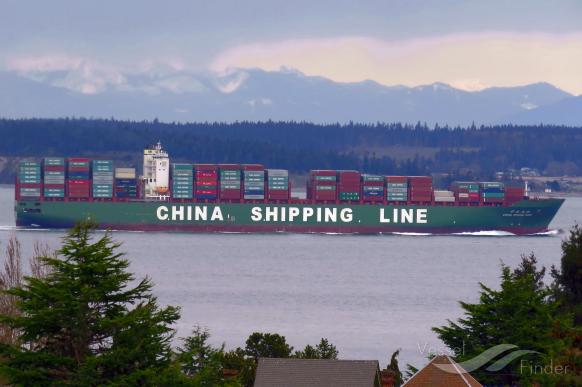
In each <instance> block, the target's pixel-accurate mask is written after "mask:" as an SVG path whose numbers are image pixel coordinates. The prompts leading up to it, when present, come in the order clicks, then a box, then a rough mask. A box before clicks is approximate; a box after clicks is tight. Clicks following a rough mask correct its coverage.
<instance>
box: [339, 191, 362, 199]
mask: <svg viewBox="0 0 582 387" xmlns="http://www.w3.org/2000/svg"><path fill="white" fill-rule="evenodd" d="M339 198H340V200H359V199H360V194H359V193H357V192H340V193H339Z"/></svg>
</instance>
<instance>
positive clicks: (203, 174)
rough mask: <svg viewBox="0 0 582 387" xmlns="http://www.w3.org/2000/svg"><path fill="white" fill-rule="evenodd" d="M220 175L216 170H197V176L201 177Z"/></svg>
mask: <svg viewBox="0 0 582 387" xmlns="http://www.w3.org/2000/svg"><path fill="white" fill-rule="evenodd" d="M217 176H218V172H216V171H196V178H197V179H198V178H201V177H217Z"/></svg>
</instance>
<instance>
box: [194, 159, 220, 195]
mask: <svg viewBox="0 0 582 387" xmlns="http://www.w3.org/2000/svg"><path fill="white" fill-rule="evenodd" d="M194 173H195V176H194V179H196V195H195V196H196V199H203V200H215V199H216V198H218V166H216V165H214V164H196V165H195V166H194Z"/></svg>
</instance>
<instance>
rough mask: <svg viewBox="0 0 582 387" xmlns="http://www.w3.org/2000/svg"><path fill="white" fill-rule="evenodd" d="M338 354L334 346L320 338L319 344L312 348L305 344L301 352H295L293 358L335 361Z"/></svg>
mask: <svg viewBox="0 0 582 387" xmlns="http://www.w3.org/2000/svg"><path fill="white" fill-rule="evenodd" d="M338 354H339V352H338V350H337V348H336V347H335V345H333V344H331V343H330V342H329V341H328V340H327V339H325V338H322V339H321V341H320V342H319V344H317V345H315V346H313V345H311V344H307V345H306V346H305V348H304V349H303V350H302V351H297V352H295V357H297V358H300V359H334V360H335V359H337V356H338Z"/></svg>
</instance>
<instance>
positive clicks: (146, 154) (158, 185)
mask: <svg viewBox="0 0 582 387" xmlns="http://www.w3.org/2000/svg"><path fill="white" fill-rule="evenodd" d="M143 182H144V194H145V197H146V198H158V199H159V198H161V197H164V196H167V195H168V189H169V186H170V157H169V156H168V153H167V152H166V151H165V150H164V149H163V148H162V144H161V143H160V142H158V143H157V144H155V145H152V146H150V147H149V148H146V149H144V151H143Z"/></svg>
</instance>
